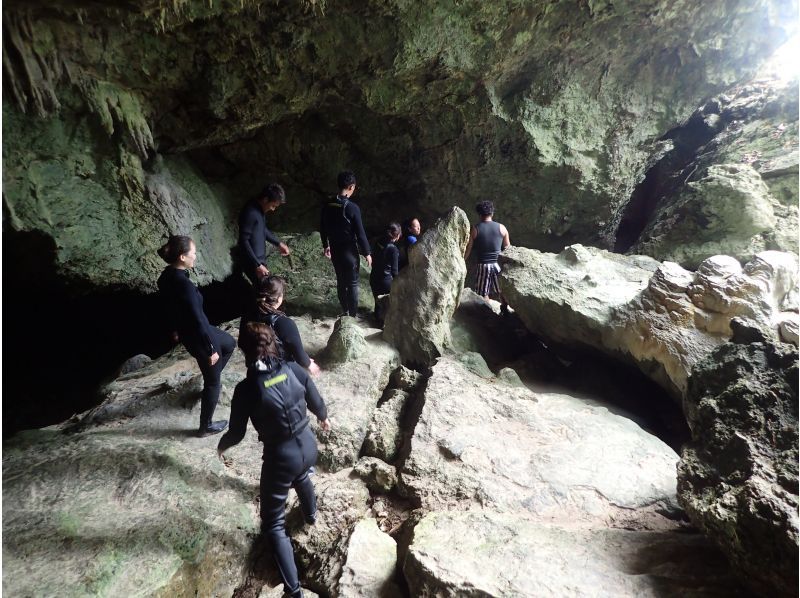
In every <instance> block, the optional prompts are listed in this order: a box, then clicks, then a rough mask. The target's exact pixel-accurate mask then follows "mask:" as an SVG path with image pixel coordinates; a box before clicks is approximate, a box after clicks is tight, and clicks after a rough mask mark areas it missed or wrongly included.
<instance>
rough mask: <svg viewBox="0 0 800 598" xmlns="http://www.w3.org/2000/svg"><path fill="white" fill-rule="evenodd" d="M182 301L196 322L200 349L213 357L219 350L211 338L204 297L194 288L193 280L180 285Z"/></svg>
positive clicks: (184, 281)
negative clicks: (204, 308) (203, 302)
mask: <svg viewBox="0 0 800 598" xmlns="http://www.w3.org/2000/svg"><path fill="white" fill-rule="evenodd" d="M180 293H181V300H182V303H183V304H184V306H185V307H186V309H188V310H189V315H190V318H191V319H192V320H193V321H194V327H195V329H196V330H197V338H198V339H200V343H201V346H200V348H201V349H202V350H203V351H204V352H205V355H206V357H211V355H213V354H214V353H215V352H216V351H217V349H216V348H215V347H214V342H213V340H212V338H213V337H212V336H211V330H210V328H211V326H210V325H209V323H208V318H207V317H206V314H205V312H204V311H203V304H202V303H201V301H202V296H201V295H200V291H198V290H197V287H196V286H194V283H192V281H191V280H189V279H188V278H184V280H182V281H181V284H180Z"/></svg>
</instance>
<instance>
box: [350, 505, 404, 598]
mask: <svg viewBox="0 0 800 598" xmlns="http://www.w3.org/2000/svg"><path fill="white" fill-rule="evenodd" d="M396 566H397V544H395V541H394V540H393V539H392V538H391V537H390V536H389V535H387V534H385V533H383V532H382V531H381V530H380V529H379V528H378V524H377V522H376V521H375V520H374V519H362V520H361V521H359V522H358V523H357V524H356V526H355V529H354V530H353V533H352V534H351V535H350V543H349V545H348V547H347V560H346V561H345V564H344V568H343V570H342V576H341V578H340V579H339V596H341V598H361V597H366V596H374V597H375V598H395V597H396V598H399V597H400V596H401V595H402V594H401V593H400V590H399V588H398V587H397V586H396V584H395V583H394V582H393V581H392V576H393V575H394V572H395V568H396Z"/></svg>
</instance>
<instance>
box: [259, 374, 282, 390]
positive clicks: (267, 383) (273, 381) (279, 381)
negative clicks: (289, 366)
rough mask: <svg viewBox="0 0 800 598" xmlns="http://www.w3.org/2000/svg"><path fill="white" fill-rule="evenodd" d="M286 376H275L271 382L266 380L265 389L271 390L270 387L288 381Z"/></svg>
mask: <svg viewBox="0 0 800 598" xmlns="http://www.w3.org/2000/svg"><path fill="white" fill-rule="evenodd" d="M286 378H287V376H286V374H281V375H280V376H275V377H274V378H270V379H269V380H264V388H269V387H270V386H275V385H276V384H280V383H281V382H283V381H284V380H286Z"/></svg>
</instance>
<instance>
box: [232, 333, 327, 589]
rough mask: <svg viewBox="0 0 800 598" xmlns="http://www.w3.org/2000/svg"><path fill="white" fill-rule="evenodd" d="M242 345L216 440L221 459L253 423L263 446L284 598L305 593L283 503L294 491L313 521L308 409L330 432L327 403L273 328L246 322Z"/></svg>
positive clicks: (267, 521) (270, 536) (264, 513)
mask: <svg viewBox="0 0 800 598" xmlns="http://www.w3.org/2000/svg"><path fill="white" fill-rule="evenodd" d="M239 342H240V346H241V347H242V350H243V351H244V355H245V360H246V363H247V366H248V367H247V377H246V378H245V379H244V380H242V381H241V382H239V384H237V385H236V389H235V390H234V392H233V399H232V401H231V427H230V429H229V430H228V432H227V433H226V434H225V435H224V436H223V437H222V438H220V441H219V445H218V446H217V453H218V455H219V457H220V459H223V462H224V457H223V454H224V453H225V451H226V450H228V449H229V448H230V447H232V446H235V445H236V444H239V442H241V441H242V439H243V438H244V435H245V432H246V430H247V420H248V419H249V420H250V421H252V422H253V427H254V428H255V429H256V431H257V432H258V439H259V440H260V441H261V442H263V443H264V454H263V456H262V459H263V464H262V466H261V484H260V489H261V529H262V532H263V533H264V534H265V535H266V536H267V540H268V541H269V543H270V545H271V546H272V552H273V555H274V557H275V562H276V564H277V565H278V570H279V571H280V574H281V578H282V579H283V589H284V596H291V597H293V598H296V597H301V596H302V595H303V593H302V590H301V588H300V580H299V579H298V575H297V565H296V564H295V562H294V550H293V549H292V543H291V541H290V540H289V537H288V536H287V535H286V516H285V513H284V510H285V508H286V499H287V497H288V495H289V488H294V489H295V492H297V497H298V499H299V500H300V510H301V511H302V513H303V517H304V519H305V521H306V523H308V524H311V525H313V524H314V523H315V521H316V514H317V498H316V495H315V493H314V485H313V484H312V483H311V479H310V477H309V476H310V475H311V473H312V471H313V470H312V467H313V466H314V464H315V463H316V462H317V442H316V439H315V437H314V433H313V432H312V431H311V428H310V427H309V425H308V415H307V413H306V409H307V408H308V409H310V410H311V412H312V413H313V414H314V415H316V416H317V419H318V420H319V422H320V427H321V428H322V429H323V430H324V431H328V430H330V428H331V423H330V420H328V413H327V409H326V407H325V402H324V401H323V400H322V397H321V396H320V394H319V391H318V390H317V387H316V386H315V385H314V382H313V381H312V380H311V378H310V377H309V375H308V373H307V372H306V371H305V370H304V369H303V368H302V367H300V365H298V364H297V363H292V362H289V363H287V362H286V361H284V360H282V359H281V358H280V354H279V349H278V346H277V343H276V337H275V333H274V332H273V330H272V328H270V327H269V326H267V325H266V324H262V323H260V322H250V323H249V324H247V326H246V327H245V329H244V331H243V335H242V338H241V339H240V341H239Z"/></svg>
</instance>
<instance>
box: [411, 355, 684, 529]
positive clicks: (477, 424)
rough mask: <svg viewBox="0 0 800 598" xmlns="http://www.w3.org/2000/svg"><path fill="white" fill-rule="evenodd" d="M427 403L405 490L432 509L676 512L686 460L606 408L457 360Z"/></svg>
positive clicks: (443, 361)
mask: <svg viewBox="0 0 800 598" xmlns="http://www.w3.org/2000/svg"><path fill="white" fill-rule="evenodd" d="M424 401H425V405H424V407H423V409H422V414H421V416H420V418H419V422H418V423H417V425H416V428H415V430H414V435H413V438H412V440H411V451H410V454H409V456H408V458H407V459H406V461H405V463H404V465H403V467H402V469H401V485H402V487H403V488H404V491H405V492H406V493H407V494H409V495H410V496H411V497H412V498H413V499H414V500H415V502H416V503H418V504H419V505H421V506H422V507H423V508H424V509H426V510H441V509H444V508H459V509H473V508H481V507H487V508H491V509H494V510H502V511H517V512H520V511H521V512H527V513H529V514H530V515H531V516H536V517H538V518H540V519H541V520H547V519H551V518H566V517H569V518H571V519H573V520H576V521H579V520H582V521H596V522H598V521H599V522H605V523H610V522H613V521H616V520H620V519H627V518H636V517H637V515H636V510H637V509H642V511H649V510H651V509H652V508H654V507H658V508H659V509H661V510H673V509H675V508H676V507H677V504H676V501H675V464H676V463H677V460H678V456H677V455H676V454H675V452H674V451H673V450H672V449H670V448H669V447H668V446H667V445H665V444H664V443H663V442H661V441H660V440H659V439H657V438H655V437H654V436H651V435H650V434H648V433H646V432H644V431H643V430H642V429H641V428H639V427H638V426H637V425H636V424H634V423H633V422H631V421H630V420H628V419H625V418H623V417H620V416H617V415H613V414H612V413H610V412H609V411H608V410H607V409H605V408H604V407H599V406H593V405H590V404H588V403H586V402H583V401H580V400H578V399H574V398H572V397H568V396H565V395H558V394H534V393H533V392H531V391H530V390H528V389H526V388H523V387H519V386H510V385H507V384H504V383H502V382H499V381H497V380H486V379H485V378H482V377H480V376H478V375H476V374H474V373H472V372H470V371H469V369H468V368H466V367H465V366H464V365H463V364H461V363H460V362H458V361H457V360H456V359H454V358H451V357H442V358H440V359H439V360H438V361H437V363H436V365H435V366H434V367H433V374H432V376H431V378H430V379H429V380H428V385H427V387H426V389H425V393H424ZM597 455H602V459H598V458H597Z"/></svg>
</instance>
